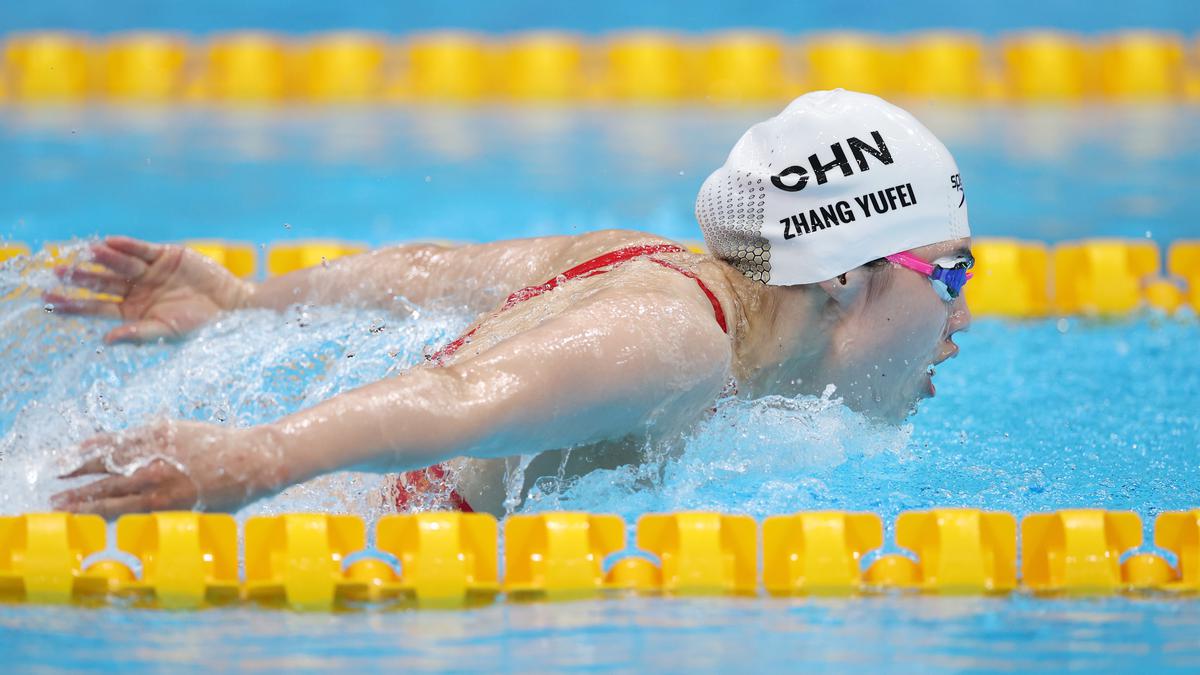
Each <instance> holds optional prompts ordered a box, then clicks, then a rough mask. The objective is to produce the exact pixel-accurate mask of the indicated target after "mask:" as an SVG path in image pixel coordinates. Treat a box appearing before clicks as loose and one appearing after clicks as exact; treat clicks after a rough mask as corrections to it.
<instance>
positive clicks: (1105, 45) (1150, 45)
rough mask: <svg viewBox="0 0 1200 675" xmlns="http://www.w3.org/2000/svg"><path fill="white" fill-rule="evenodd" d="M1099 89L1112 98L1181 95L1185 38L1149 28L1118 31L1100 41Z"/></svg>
mask: <svg viewBox="0 0 1200 675" xmlns="http://www.w3.org/2000/svg"><path fill="white" fill-rule="evenodd" d="M1099 72H1100V92H1101V93H1102V94H1103V95H1104V96H1106V97H1107V98H1110V99H1115V100H1126V101H1163V100H1175V99H1179V98H1181V97H1182V95H1183V89H1184V54H1183V42H1182V41H1181V40H1180V39H1179V37H1178V36H1176V35H1172V34H1166V33H1155V32H1150V31H1133V32H1127V33H1118V34H1116V35H1113V36H1111V37H1109V38H1107V39H1105V40H1103V41H1102V42H1101V44H1100V68H1099Z"/></svg>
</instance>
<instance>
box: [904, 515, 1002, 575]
mask: <svg viewBox="0 0 1200 675" xmlns="http://www.w3.org/2000/svg"><path fill="white" fill-rule="evenodd" d="M896 543H897V544H898V545H900V546H901V547H903V548H906V549H908V550H910V551H912V552H913V553H916V554H917V579H915V580H914V581H915V584H912V585H914V586H916V587H917V588H920V589H922V590H925V591H934V592H942V593H995V592H1007V591H1011V590H1013V589H1014V588H1016V586H1017V521H1016V519H1015V518H1013V516H1012V514H1009V513H1000V512H988V511H980V510H979V509H934V510H932V511H909V512H907V513H902V514H900V517H899V518H897V519H896Z"/></svg>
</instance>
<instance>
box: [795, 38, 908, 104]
mask: <svg viewBox="0 0 1200 675" xmlns="http://www.w3.org/2000/svg"><path fill="white" fill-rule="evenodd" d="M803 50H804V57H805V62H806V66H807V73H806V76H807V77H806V79H805V84H806V85H807V86H808V88H809V89H836V88H838V87H841V88H843V89H850V90H853V91H862V92H866V93H868V94H876V95H878V96H887V95H888V94H891V93H892V92H893V91H895V90H896V86H895V72H896V50H895V47H894V46H893V45H892V44H891V43H890V42H889V41H888V40H887V38H884V37H883V36H879V35H866V34H861V33H833V34H826V35H814V36H811V37H810V38H808V39H807V40H805V42H804V46H803Z"/></svg>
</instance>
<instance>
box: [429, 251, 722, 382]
mask: <svg viewBox="0 0 1200 675" xmlns="http://www.w3.org/2000/svg"><path fill="white" fill-rule="evenodd" d="M685 250H686V249H684V248H682V247H680V246H676V245H675V244H640V245H637V246H626V247H625V248H619V249H617V250H615V251H609V252H608V253H605V254H604V255H600V256H596V257H595V258H592V259H591V260H588V261H586V262H583V263H580V264H578V265H576V266H574V267H572V268H571V269H569V270H567V271H566V272H563V273H562V274H560V275H558V276H556V277H554V278H553V279H549V280H547V281H546V282H544V283H541V284H538V285H536V286H526V287H525V288H522V289H520V290H518V291H515V292H513V293H512V294H511V295H509V296H508V298H507V299H505V301H504V304H503V305H501V307H500V309H499V310H498V311H501V312H503V311H504V310H506V309H510V308H511V307H512V306H513V305H516V304H517V303H519V302H524V301H525V300H529V299H530V298H536V297H537V296H539V295H541V294H543V293H547V292H549V291H552V290H554V289H555V288H558V286H559V284H561V283H562V282H564V281H570V280H572V279H586V278H588V277H591V276H595V275H597V274H603V273H605V272H607V271H609V270H610V269H612V268H613V267H616V266H618V265H620V264H622V263H626V262H629V261H630V260H633V259H635V258H641V257H644V256H649V255H654V254H656V253H683V252H684V251H685ZM650 260H651V262H655V263H658V264H659V265H662V266H663V267H666V268H669V269H673V270H675V271H676V272H679V273H680V274H682V275H684V276H685V277H688V278H689V279H692V280H694V281H695V282H696V284H697V285H699V286H700V290H701V291H704V295H705V296H707V297H708V301H709V302H711V303H712V306H713V313H714V314H715V315H716V319H717V325H719V326H720V327H721V330H723V331H725V332H726V333H728V332H729V328H728V327H727V325H726V323H725V312H724V310H722V309H721V303H720V301H718V300H717V296H716V295H715V294H714V293H713V292H712V291H711V290H709V288H708V286H707V285H705V283H704V281H703V280H701V279H700V277H698V276H696V274H695V273H694V272H690V271H688V270H685V269H683V268H681V267H679V266H678V265H674V264H672V263H669V262H666V261H665V260H659V259H658V258H650ZM478 329H479V327H478V326H476V327H475V328H472V329H471V330H469V331H467V332H466V333H463V334H462V335H460V336H459V337H458V338H457V339H456V340H454V341H453V342H450V343H449V344H447V345H446V346H444V347H442V348H441V349H439V350H437V351H436V352H434V353H433V354H431V355H430V356H429V357H428V358H429V360H430V361H433V362H435V363H440V362H441V361H442V360H444V359H446V358H447V357H449V356H451V355H453V354H454V353H455V352H457V351H458V350H459V349H460V348H462V346H463V345H464V344H466V343H467V341H468V340H470V339H471V336H472V335H474V334H475V331H476V330H478Z"/></svg>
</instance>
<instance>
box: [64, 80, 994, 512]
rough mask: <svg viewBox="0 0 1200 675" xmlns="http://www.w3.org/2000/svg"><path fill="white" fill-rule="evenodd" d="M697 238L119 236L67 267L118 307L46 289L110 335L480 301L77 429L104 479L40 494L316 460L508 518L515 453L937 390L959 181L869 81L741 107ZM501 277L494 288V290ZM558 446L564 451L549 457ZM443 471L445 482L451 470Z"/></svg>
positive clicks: (124, 499)
mask: <svg viewBox="0 0 1200 675" xmlns="http://www.w3.org/2000/svg"><path fill="white" fill-rule="evenodd" d="M696 216H697V219H698V221H699V224H700V227H701V230H702V231H703V233H704V238H705V241H706V243H707V245H708V248H709V250H710V251H711V255H704V254H699V253H694V252H691V251H689V250H686V249H685V248H683V247H681V246H679V245H677V244H675V243H674V242H671V241H668V240H666V239H663V238H661V237H657V236H654V235H651V234H645V233H641V232H634V231H619V230H609V231H601V232H593V233H589V234H583V235H579V236H554V237H539V238H533V239H518V240H511V241H498V242H493V243H486V244H477V245H463V246H455V247H445V246H433V245H405V246H394V247H390V248H384V249H380V250H376V251H373V252H369V253H365V254H362V255H358V256H353V257H348V258H343V259H339V260H337V261H333V262H331V263H329V264H328V266H318V267H314V268H311V269H307V270H303V271H299V272H294V273H292V274H288V275H285V276H280V277H276V278H272V279H269V280H267V281H265V282H263V283H261V284H252V283H249V282H245V281H240V280H238V279H237V278H235V277H233V276H232V275H231V274H229V273H228V272H226V271H225V270H224V269H222V268H221V267H219V266H218V265H217V264H215V263H213V262H211V261H209V260H208V259H206V258H204V257H202V256H200V255H199V254H197V253H194V252H192V251H189V250H187V249H185V248H183V247H180V246H176V245H162V244H154V243H149V242H144V241H138V240H135V239H130V238H125V237H108V238H107V239H105V240H104V241H103V242H101V243H98V244H96V245H94V246H93V248H92V252H93V258H94V262H95V263H98V264H99V265H100V266H102V267H103V268H104V270H105V271H96V269H95V268H91V269H83V268H69V269H60V270H59V271H58V273H59V276H60V278H61V279H62V280H63V281H64V283H66V284H67V285H68V286H71V287H77V288H82V289H87V290H91V291H96V292H100V293H104V294H110V295H113V296H117V300H116V301H113V302H108V301H104V300H101V299H81V298H79V297H78V295H77V294H69V293H68V294H50V295H48V296H47V300H48V301H49V302H51V303H52V304H53V305H54V306H55V307H56V309H57V310H58V311H60V312H63V313H67V314H84V315H94V316H101V317H107V318H110V319H116V320H118V321H119V322H120V324H119V325H118V326H117V327H116V328H114V329H113V330H112V331H111V332H110V333H108V335H107V336H106V340H107V341H109V342H126V341H130V342H146V341H153V340H158V339H163V338H167V339H173V338H181V337H183V336H185V335H187V334H188V333H189V332H190V331H192V330H194V329H196V328H198V327H200V326H202V325H204V324H205V323H206V322H209V321H212V320H213V319H214V318H215V317H217V316H218V315H220V314H221V313H222V312H230V311H235V310H238V309H243V308H272V309H276V310H284V309H285V308H288V307H290V306H293V305H296V304H298V303H300V304H344V305H345V304H350V305H368V306H376V307H385V308H398V307H399V306H400V304H401V303H402V301H401V300H399V299H398V298H403V299H406V300H407V301H408V302H410V303H415V304H417V305H420V304H425V303H435V302H442V301H449V302H453V303H458V304H461V305H465V306H467V307H469V308H470V309H471V310H472V311H473V312H476V313H477V316H478V318H477V319H476V320H475V322H474V323H473V324H472V326H471V327H470V328H469V329H468V330H467V332H466V333H465V334H464V335H463V336H462V337H460V338H458V339H457V340H454V341H452V342H450V343H449V344H447V345H444V346H441V347H440V349H438V350H437V351H435V352H433V353H432V354H431V355H430V356H428V357H427V358H426V362H425V363H423V364H421V365H418V366H416V367H413V368H411V369H409V370H407V371H405V372H403V373H400V374H398V375H396V376H394V377H389V378H387V379H384V380H380V381H378V382H374V383H372V384H368V385H366V386H363V387H360V388H358V389H355V390H352V391H347V392H345V393H342V394H339V395H337V396H334V397H332V398H330V399H328V400H326V401H324V402H322V403H320V404H318V405H315V406H313V407H311V408H308V409H306V410H301V411H299V412H296V413H294V414H291V415H288V416H286V417H284V418H282V419H279V420H277V421H275V422H273V423H269V424H263V425H260V426H254V427H249V428H230V427H224V426H219V425H214V424H207V423H200V422H192V421H178V420H166V421H160V422H157V423H153V424H150V425H149V426H145V427H142V428H136V429H132V430H127V431H123V432H118V433H108V434H102V435H99V436H96V437H94V438H91V439H89V440H86V441H85V442H83V443H82V444H81V446H80V447H79V450H78V452H79V453H80V454H79V456H78V460H77V461H78V465H77V466H75V467H74V468H73V469H72V470H70V471H69V472H68V473H66V474H65V476H64V477H69V478H76V477H81V476H92V475H95V476H98V477H100V478H99V479H98V480H95V481H93V482H91V483H88V484H85V485H83V486H82V487H77V488H75V489H71V490H67V491H64V492H61V493H59V494H57V495H55V496H54V497H53V499H52V503H53V505H54V507H55V508H59V509H65V510H70V511H79V512H93V513H99V514H102V515H104V516H109V517H111V516H115V515H117V514H121V513H128V512H145V511H153V510H163V509H180V508H182V509H193V508H194V509H203V510H212V511H232V510H236V509H238V508H240V507H242V506H244V505H246V504H248V503H250V502H252V501H254V500H257V499H260V498H262V497H265V496H268V495H271V494H274V493H276V492H278V491H280V490H282V489H283V488H285V487H287V486H289V485H293V484H296V483H300V482H302V481H306V480H308V479H311V478H313V477H315V476H319V475H321V474H325V473H328V472H333V471H338V470H343V469H355V470H367V471H376V472H385V473H399V474H401V478H399V479H398V480H397V482H396V493H397V494H396V498H395V499H396V503H397V507H398V508H400V509H411V508H414V507H417V506H420V505H421V502H420V497H421V493H422V492H423V491H431V492H438V491H439V490H440V491H441V493H442V494H444V495H447V498H446V499H447V501H448V505H449V506H452V507H455V508H459V509H461V510H475V511H486V512H490V513H493V514H496V515H502V514H503V513H504V498H505V487H506V486H505V484H504V462H505V460H504V458H505V457H508V456H511V455H514V454H517V453H518V452H519V453H526V454H529V453H534V452H538V453H540V454H539V455H538V457H537V458H536V459H535V460H534V461H533V463H532V464H531V465H530V466H529V468H528V472H527V473H528V475H530V476H531V477H535V476H538V475H553V474H555V473H557V472H558V471H559V465H560V462H564V461H565V467H564V471H565V473H566V474H568V475H577V474H581V473H585V472H587V471H590V470H592V469H595V468H598V467H604V466H619V465H622V464H629V463H635V462H638V461H639V460H640V459H641V450H642V448H644V447H645V446H646V444H647V443H648V442H649V443H653V442H655V441H656V440H658V439H662V438H669V437H678V436H679V434H681V433H686V432H687V431H688V430H689V429H691V428H692V427H693V426H694V425H696V424H697V422H699V421H701V420H703V419H704V418H705V417H706V416H708V415H710V414H711V411H712V409H713V406H714V404H715V402H716V401H717V400H718V399H719V398H721V397H722V396H730V395H736V396H742V397H761V396H765V395H769V394H778V395H783V396H797V395H804V394H809V395H820V394H821V393H822V392H823V391H824V390H825V389H826V388H827V386H828V385H833V386H834V387H836V392H837V395H839V396H840V397H842V399H843V400H844V402H845V403H846V405H848V406H850V407H851V408H854V409H856V410H859V411H862V412H863V413H864V414H867V415H870V416H872V417H875V418H880V419H885V420H892V421H899V420H902V419H903V418H905V417H906V416H907V415H909V414H910V413H911V412H912V410H913V409H914V406H915V404H916V403H917V402H918V401H919V400H920V399H922V398H927V397H930V396H933V395H934V392H935V389H934V385H933V381H932V376H933V366H935V365H937V364H939V363H941V362H942V361H944V360H946V359H948V358H951V357H953V356H954V355H955V354H957V352H958V347H957V346H956V345H955V344H954V342H953V341H952V339H951V338H952V336H953V335H954V334H955V333H956V332H957V331H960V330H962V329H964V328H966V327H967V325H968V323H969V322H970V314H969V312H968V310H967V307H966V304H965V301H964V300H963V297H962V295H961V291H962V287H963V284H965V283H966V281H967V279H969V277H970V272H968V271H967V270H968V269H969V268H970V267H971V265H972V263H973V258H972V257H971V252H970V248H969V246H970V233H969V228H968V224H967V207H966V198H965V194H964V193H963V191H962V180H961V178H960V176H959V172H958V169H957V167H956V165H955V163H954V159H953V158H952V157H951V156H950V154H949V152H948V151H947V150H946V148H945V147H944V146H943V145H942V144H941V143H940V142H939V141H938V140H937V139H936V138H935V137H934V136H933V134H932V133H930V132H929V130H928V129H926V128H925V127H924V126H922V125H921V124H920V123H919V122H918V121H917V120H916V119H914V118H913V117H912V116H911V115H909V114H908V113H907V112H905V111H903V110H901V109H899V108H897V107H895V106H893V105H891V104H888V103H886V102H885V101H882V100H881V99H878V98H876V97H873V96H868V95H865V94H857V93H852V92H845V91H841V90H837V91H830V92H813V93H810V94H807V95H805V96H802V97H800V98H798V99H796V100H795V101H793V102H792V103H791V104H790V105H789V106H788V107H787V108H786V109H785V110H784V111H783V112H782V113H780V114H779V115H778V116H776V117H773V118H771V119H769V120H766V121H765V122H762V123H760V124H757V125H755V126H754V127H752V128H751V129H750V130H749V131H747V132H746V134H745V135H744V136H743V137H742V138H741V140H739V141H738V143H737V144H736V145H735V146H734V148H733V150H732V152H731V153H730V155H729V157H728V159H727V161H726V163H725V164H724V166H722V167H721V168H719V169H718V170H717V171H715V172H714V173H713V174H712V175H711V176H709V177H708V179H707V180H706V181H705V182H704V184H703V187H702V188H701V190H700V193H699V196H698V198H697V200H696ZM497 291H499V292H497ZM564 449H571V452H570V453H563V450H564ZM447 483H450V484H449V485H447Z"/></svg>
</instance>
